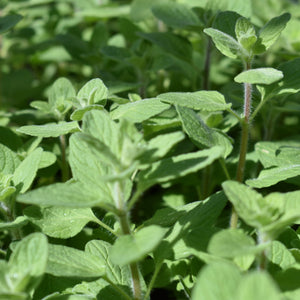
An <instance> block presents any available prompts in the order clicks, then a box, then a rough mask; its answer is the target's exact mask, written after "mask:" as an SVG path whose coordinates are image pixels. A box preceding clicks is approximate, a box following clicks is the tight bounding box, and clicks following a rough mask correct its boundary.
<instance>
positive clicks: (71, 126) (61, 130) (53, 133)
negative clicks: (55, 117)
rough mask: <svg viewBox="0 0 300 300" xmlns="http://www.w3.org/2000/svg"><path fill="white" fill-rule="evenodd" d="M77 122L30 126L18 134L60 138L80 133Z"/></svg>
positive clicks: (20, 130)
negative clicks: (71, 133) (72, 133)
mask: <svg viewBox="0 0 300 300" xmlns="http://www.w3.org/2000/svg"><path fill="white" fill-rule="evenodd" d="M79 130H80V129H79V127H78V123H77V122H75V121H74V122H64V121H62V122H59V123H49V124H45V125H28V126H22V127H20V128H18V129H17V131H18V132H21V133H25V134H28V135H31V136H40V137H58V136H60V135H64V134H68V133H70V132H76V131H79Z"/></svg>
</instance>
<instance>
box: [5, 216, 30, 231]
mask: <svg viewBox="0 0 300 300" xmlns="http://www.w3.org/2000/svg"><path fill="white" fill-rule="evenodd" d="M27 223H28V219H27V218H26V217H23V216H21V217H17V218H16V219H15V220H14V221H12V222H0V231H1V230H14V229H17V228H20V227H23V226H24V225H26V224H27Z"/></svg>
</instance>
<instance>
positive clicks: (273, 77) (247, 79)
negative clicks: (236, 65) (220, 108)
mask: <svg viewBox="0 0 300 300" xmlns="http://www.w3.org/2000/svg"><path fill="white" fill-rule="evenodd" d="M282 78H283V73H282V72H281V71H279V70H276V69H273V68H258V69H251V70H248V71H244V72H242V73H240V74H239V75H237V76H236V77H235V78H234V81H236V82H239V83H251V84H272V83H274V82H276V81H279V80H280V79H282Z"/></svg>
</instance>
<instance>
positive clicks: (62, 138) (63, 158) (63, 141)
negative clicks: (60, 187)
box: [59, 135, 70, 182]
mask: <svg viewBox="0 0 300 300" xmlns="http://www.w3.org/2000/svg"><path fill="white" fill-rule="evenodd" d="M59 141H60V148H61V177H62V181H63V182H65V181H67V180H68V179H69V177H70V174H69V166H68V163H67V160H66V147H67V146H66V136H65V135H60V136H59Z"/></svg>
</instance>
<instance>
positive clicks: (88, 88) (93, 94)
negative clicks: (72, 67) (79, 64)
mask: <svg viewBox="0 0 300 300" xmlns="http://www.w3.org/2000/svg"><path fill="white" fill-rule="evenodd" d="M107 97H108V89H107V87H106V86H105V84H104V83H103V81H102V80H101V79H99V78H96V79H92V80H90V81H88V82H87V83H86V84H85V85H84V86H83V87H82V88H81V89H80V90H79V92H78V93H77V98H78V99H79V101H80V103H81V104H82V106H83V107H84V106H87V105H93V104H96V103H98V104H102V105H105V103H106V100H107Z"/></svg>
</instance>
